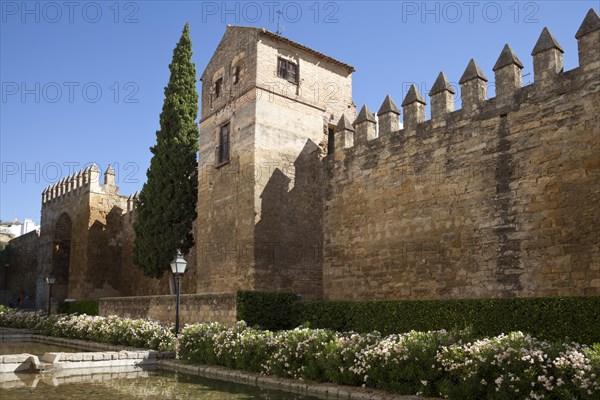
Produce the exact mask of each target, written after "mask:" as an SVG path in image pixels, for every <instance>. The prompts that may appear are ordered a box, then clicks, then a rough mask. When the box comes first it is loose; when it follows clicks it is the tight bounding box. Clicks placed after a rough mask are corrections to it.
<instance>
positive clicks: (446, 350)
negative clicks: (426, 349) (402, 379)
mask: <svg viewBox="0 0 600 400" xmlns="http://www.w3.org/2000/svg"><path fill="white" fill-rule="evenodd" d="M436 358H437V360H438V361H439V363H440V364H441V366H442V372H443V376H442V379H441V381H440V382H439V384H438V388H439V390H440V392H441V393H442V394H444V395H446V396H449V397H450V398H457V399H458V398H467V397H468V398H483V399H499V400H500V399H509V398H510V399H521V398H523V399H600V381H599V376H600V375H599V374H600V347H599V346H598V345H596V347H593V348H590V347H587V346H581V345H579V344H577V343H568V344H551V343H548V342H545V341H540V340H537V339H535V338H532V337H530V336H528V335H525V334H523V333H521V332H513V333H510V334H508V335H499V336H496V337H493V338H486V339H481V340H477V341H474V342H473V343H466V344H462V345H460V344H457V345H450V346H447V347H443V348H441V349H440V351H439V352H438V355H437V356H436Z"/></svg>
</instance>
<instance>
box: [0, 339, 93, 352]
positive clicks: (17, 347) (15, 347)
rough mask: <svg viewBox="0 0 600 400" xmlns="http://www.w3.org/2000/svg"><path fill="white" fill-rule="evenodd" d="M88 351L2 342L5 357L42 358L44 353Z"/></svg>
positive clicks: (41, 344)
mask: <svg viewBox="0 0 600 400" xmlns="http://www.w3.org/2000/svg"><path fill="white" fill-rule="evenodd" d="M84 351H87V350H79V349H75V348H72V347H66V346H59V345H54V344H47V343H38V342H16V341H11V340H0V356H4V355H6V354H22V353H28V354H35V355H36V356H41V355H43V354H44V353H50V352H63V353H73V352H84Z"/></svg>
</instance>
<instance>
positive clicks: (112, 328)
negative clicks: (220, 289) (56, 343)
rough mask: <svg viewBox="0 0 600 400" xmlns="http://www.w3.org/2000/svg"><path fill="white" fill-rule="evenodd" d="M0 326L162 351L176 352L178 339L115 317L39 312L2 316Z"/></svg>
mask: <svg viewBox="0 0 600 400" xmlns="http://www.w3.org/2000/svg"><path fill="white" fill-rule="evenodd" d="M0 326H5V327H12V328H25V329H34V330H38V331H41V332H42V333H43V334H45V335H49V336H57V337H66V338H72V339H82V340H93V341H95V342H101V343H111V344H117V345H124V346H133V347H142V348H148V349H155V350H159V351H173V350H175V335H174V334H173V332H172V331H171V329H170V328H169V327H166V326H163V325H160V324H159V323H158V322H153V321H147V320H142V319H137V320H132V319H128V318H120V317H116V316H110V317H99V316H90V315H85V314H83V315H75V314H68V315H60V314H59V315H51V316H47V315H46V313H44V312H41V311H36V312H22V311H17V312H9V313H2V312H0Z"/></svg>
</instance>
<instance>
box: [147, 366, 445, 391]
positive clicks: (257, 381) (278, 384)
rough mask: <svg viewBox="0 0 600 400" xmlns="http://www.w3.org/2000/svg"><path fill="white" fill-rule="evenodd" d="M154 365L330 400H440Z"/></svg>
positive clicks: (209, 369)
mask: <svg viewBox="0 0 600 400" xmlns="http://www.w3.org/2000/svg"><path fill="white" fill-rule="evenodd" d="M156 366H157V367H158V368H161V369H167V370H171V371H176V372H184V373H186V374H191V375H198V376H202V377H204V378H209V379H217V380H222V381H228V382H234V383H241V384H244V385H249V386H259V387H262V388H265V389H274V390H281V391H285V392H291V393H296V394H304V395H309V396H319V397H324V396H325V397H326V398H331V399H355V400H439V399H438V398H435V397H422V396H410V395H409V396H407V395H398V394H393V393H389V392H384V391H382V390H376V389H370V388H369V389H367V388H362V387H354V386H343V385H336V384H334V383H319V382H309V381H299V380H296V379H288V378H279V377H276V376H272V375H260V374H257V373H253V372H246V371H240V370H236V369H228V368H224V367H217V366H210V365H198V364H188V363H186V362H184V361H183V360H176V359H162V360H157V363H156Z"/></svg>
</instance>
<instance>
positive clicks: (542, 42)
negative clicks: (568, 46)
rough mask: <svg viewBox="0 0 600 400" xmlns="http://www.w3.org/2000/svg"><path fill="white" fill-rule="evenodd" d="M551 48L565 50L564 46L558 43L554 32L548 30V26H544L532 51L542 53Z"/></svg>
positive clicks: (532, 53) (562, 51)
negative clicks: (553, 34)
mask: <svg viewBox="0 0 600 400" xmlns="http://www.w3.org/2000/svg"><path fill="white" fill-rule="evenodd" d="M550 49H557V50H558V51H560V52H561V53H564V52H565V51H564V50H563V48H562V47H560V44H558V41H557V40H556V38H555V37H554V36H552V34H551V33H550V31H549V30H548V28H546V27H544V29H543V30H542V33H541V34H540V37H539V39H538V41H537V43H536V44H535V46H534V47H533V51H532V52H531V55H534V54H537V53H541V52H542V51H545V50H550Z"/></svg>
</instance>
